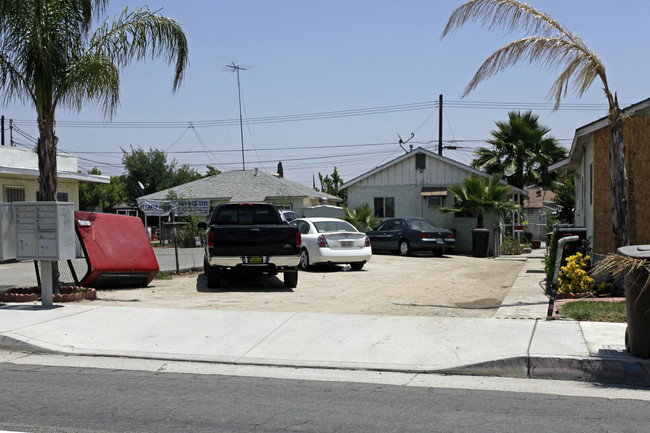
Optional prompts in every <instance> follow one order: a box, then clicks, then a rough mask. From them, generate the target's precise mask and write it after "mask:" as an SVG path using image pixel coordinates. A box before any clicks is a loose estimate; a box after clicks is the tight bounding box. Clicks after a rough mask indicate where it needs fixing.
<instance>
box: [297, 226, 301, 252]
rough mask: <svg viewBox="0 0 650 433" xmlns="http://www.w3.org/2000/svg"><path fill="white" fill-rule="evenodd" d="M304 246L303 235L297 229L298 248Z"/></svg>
mask: <svg viewBox="0 0 650 433" xmlns="http://www.w3.org/2000/svg"><path fill="white" fill-rule="evenodd" d="M301 246H302V235H301V234H300V231H298V230H296V248H300V247H301Z"/></svg>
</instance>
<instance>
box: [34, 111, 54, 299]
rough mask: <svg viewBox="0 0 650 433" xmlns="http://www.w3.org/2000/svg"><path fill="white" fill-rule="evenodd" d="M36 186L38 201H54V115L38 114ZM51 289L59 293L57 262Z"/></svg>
mask: <svg viewBox="0 0 650 433" xmlns="http://www.w3.org/2000/svg"><path fill="white" fill-rule="evenodd" d="M38 132H39V137H38V145H37V153H38V171H39V177H38V186H39V197H38V200H39V201H56V190H57V183H58V175H57V166H56V152H57V151H56V146H57V141H58V139H57V137H56V135H55V134H54V115H53V114H47V115H43V116H39V119H38ZM52 290H53V293H55V294H59V293H60V291H59V264H58V262H56V261H54V262H53V263H52Z"/></svg>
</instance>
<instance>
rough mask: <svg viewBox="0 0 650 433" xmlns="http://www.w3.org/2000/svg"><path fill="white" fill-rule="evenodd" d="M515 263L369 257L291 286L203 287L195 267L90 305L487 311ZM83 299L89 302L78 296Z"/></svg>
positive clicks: (263, 281)
mask: <svg viewBox="0 0 650 433" xmlns="http://www.w3.org/2000/svg"><path fill="white" fill-rule="evenodd" d="M522 267H523V262H518V261H495V260H494V259H484V258H473V257H465V256H444V257H431V256H414V257H400V256H392V255H374V256H373V258H372V260H371V261H370V262H368V263H367V264H366V266H365V267H364V268H363V270H362V271H351V270H350V268H349V267H348V266H332V267H317V268H314V269H313V270H310V271H307V272H302V271H301V272H300V275H299V278H298V287H296V288H295V289H287V288H285V287H284V283H283V281H282V275H281V274H280V275H278V276H277V277H268V276H260V277H256V278H253V279H250V278H249V279H248V280H244V279H241V278H236V277H233V278H229V279H226V280H225V281H224V282H225V284H224V287H222V288H220V289H208V288H207V287H206V280H205V276H204V275H203V273H202V272H201V273H193V274H187V275H182V276H176V277H174V278H173V279H171V280H161V279H155V280H153V281H152V282H151V284H150V285H149V286H148V287H146V288H142V289H119V290H101V291H100V292H99V293H98V300H97V301H92V302H94V303H96V304H98V305H122V306H134V307H135V306H137V307H160V308H189V309H220V310H256V311H285V312H286V311H291V312H312V313H346V314H379V315H403V316H455V317H490V316H491V315H492V314H494V312H495V311H496V309H497V308H498V307H499V305H500V304H501V301H502V300H503V297H504V296H505V294H506V293H507V291H508V289H509V288H510V287H511V286H512V283H513V281H514V280H515V278H516V277H517V275H518V274H519V272H520V270H521V268H522ZM85 302H90V301H85Z"/></svg>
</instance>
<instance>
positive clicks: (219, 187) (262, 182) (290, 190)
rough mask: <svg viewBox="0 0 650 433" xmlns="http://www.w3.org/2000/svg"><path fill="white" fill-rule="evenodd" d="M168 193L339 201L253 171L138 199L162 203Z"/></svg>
mask: <svg viewBox="0 0 650 433" xmlns="http://www.w3.org/2000/svg"><path fill="white" fill-rule="evenodd" d="M170 191H174V192H175V193H176V194H177V195H178V197H183V198H194V199H212V200H227V201H264V200H266V199H275V198H277V199H281V198H310V199H316V200H317V199H319V198H321V197H325V198H327V199H328V201H329V202H330V203H331V202H334V203H338V202H340V201H342V200H341V199H340V198H338V197H335V196H333V195H331V194H326V193H324V192H320V191H316V190H315V189H313V188H311V187H308V186H305V185H302V184H299V183H297V182H293V181H290V180H288V179H285V178H282V177H279V176H274V175H272V174H270V173H266V172H263V171H259V170H257V169H255V170H235V171H228V172H225V173H220V174H217V175H214V176H210V177H204V178H203V179H199V180H195V181H193V182H189V183H186V184H183V185H178V186H175V187H173V188H168V189H165V190H162V191H158V192H155V193H153V194H148V195H145V196H142V197H139V198H140V199H145V200H165V198H166V197H167V194H168V193H169V192H170Z"/></svg>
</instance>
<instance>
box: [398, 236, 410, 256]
mask: <svg viewBox="0 0 650 433" xmlns="http://www.w3.org/2000/svg"><path fill="white" fill-rule="evenodd" d="M399 254H400V256H410V255H411V246H410V245H409V241H407V240H406V239H402V240H401V241H399Z"/></svg>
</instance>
